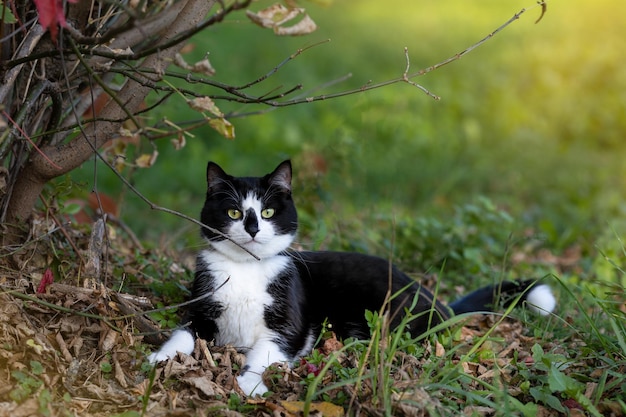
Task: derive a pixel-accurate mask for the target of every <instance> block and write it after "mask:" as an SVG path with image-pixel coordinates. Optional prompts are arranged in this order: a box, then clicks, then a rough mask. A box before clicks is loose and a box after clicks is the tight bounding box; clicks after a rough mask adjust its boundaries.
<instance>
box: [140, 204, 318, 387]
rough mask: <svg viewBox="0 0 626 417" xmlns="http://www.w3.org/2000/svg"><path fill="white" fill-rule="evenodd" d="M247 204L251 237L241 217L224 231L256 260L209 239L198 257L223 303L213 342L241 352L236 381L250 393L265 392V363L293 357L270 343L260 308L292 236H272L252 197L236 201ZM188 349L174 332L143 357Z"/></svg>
mask: <svg viewBox="0 0 626 417" xmlns="http://www.w3.org/2000/svg"><path fill="white" fill-rule="evenodd" d="M249 208H252V209H253V210H254V211H255V213H256V217H257V221H258V227H259V231H258V233H257V234H256V235H255V236H254V238H252V237H251V236H250V234H249V233H248V232H246V230H245V228H244V222H245V218H244V219H242V220H240V221H235V222H233V224H232V226H231V227H230V229H229V230H227V234H228V236H229V237H230V238H231V239H232V240H233V241H234V242H236V243H237V244H239V245H241V246H242V247H244V248H245V249H247V250H248V251H250V252H251V253H253V254H254V255H256V256H257V257H259V259H260V260H257V259H255V258H254V257H253V256H251V255H250V254H249V253H247V252H246V251H245V250H242V249H241V248H240V247H238V246H237V245H236V244H235V243H233V242H232V241H229V240H221V241H209V244H210V245H211V246H212V247H213V249H214V250H204V251H202V252H201V253H200V254H199V257H201V259H202V261H203V263H204V264H205V265H207V268H208V270H209V272H210V273H211V276H212V277H213V279H214V280H215V281H214V288H215V289H216V290H215V292H214V294H213V295H212V297H213V300H215V301H216V302H219V303H220V304H221V305H223V306H224V307H225V309H224V311H223V312H222V314H221V315H220V317H219V318H218V319H217V320H216V324H217V327H218V329H219V331H218V333H217V334H216V340H215V343H216V344H217V345H231V346H234V347H236V348H238V349H240V350H241V351H244V352H246V369H247V370H246V371H245V372H244V373H243V375H241V376H239V377H238V378H237V382H238V384H239V387H240V388H241V389H242V390H243V391H244V392H245V393H246V394H247V395H252V394H253V393H254V394H263V393H265V392H266V391H267V387H266V386H265V384H263V380H262V378H261V376H262V374H263V371H264V370H265V368H266V367H268V366H269V365H271V364H272V363H275V362H285V361H289V360H292V359H293V358H288V357H286V355H285V354H284V353H282V352H281V351H280V348H279V346H278V345H277V344H276V343H274V342H273V341H272V340H274V339H276V338H277V337H278V334H277V333H276V332H274V331H272V330H270V329H268V328H267V326H266V325H265V319H264V312H265V308H266V307H267V306H269V305H270V304H272V303H273V301H274V300H273V298H272V296H271V295H270V294H269V293H268V292H267V288H268V286H269V284H270V283H271V282H272V280H273V279H275V277H276V276H278V275H279V274H280V273H281V272H282V271H283V270H284V269H285V268H288V267H290V260H289V258H288V257H287V256H283V255H278V254H279V253H281V252H282V251H284V250H286V249H287V248H288V247H289V245H291V242H292V241H293V239H294V235H293V234H288V235H277V234H276V231H275V229H274V225H273V223H272V221H271V219H268V220H266V219H264V218H263V217H262V216H261V210H262V209H263V207H262V206H261V202H260V201H259V199H258V198H257V197H255V196H254V195H248V196H247V197H246V198H245V199H244V201H243V202H242V204H241V207H240V210H241V211H242V212H243V213H244V216H245V215H246V214H245V213H247V210H248V209H249ZM309 339H310V343H307V346H306V348H307V349H308V350H309V351H310V349H311V348H312V345H313V336H312V335H310V338H309ZM307 342H309V341H307ZM193 348H194V340H193V337H192V335H191V333H190V332H188V331H186V330H177V331H175V332H174V333H173V334H172V337H171V338H170V340H168V341H167V342H166V343H165V344H164V345H163V346H162V347H161V349H160V350H159V351H158V352H156V353H153V354H151V355H150V356H149V357H148V359H149V360H150V362H151V363H155V362H158V361H162V360H166V359H168V358H171V357H173V356H174V355H175V354H176V352H177V351H181V352H184V353H191V352H192V351H193Z"/></svg>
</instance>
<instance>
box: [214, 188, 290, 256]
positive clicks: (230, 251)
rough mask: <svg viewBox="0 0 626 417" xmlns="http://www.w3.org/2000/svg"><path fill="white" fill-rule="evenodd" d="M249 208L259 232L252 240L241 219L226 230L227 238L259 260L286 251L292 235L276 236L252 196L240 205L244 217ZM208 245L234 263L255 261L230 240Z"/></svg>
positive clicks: (258, 202) (260, 207)
mask: <svg viewBox="0 0 626 417" xmlns="http://www.w3.org/2000/svg"><path fill="white" fill-rule="evenodd" d="M249 208H252V209H253V210H254V212H255V213H256V217H257V221H258V226H259V232H258V233H257V234H256V236H254V238H252V237H251V236H250V234H249V233H248V232H246V230H245V226H244V222H245V219H242V220H240V221H235V222H233V224H232V225H231V227H230V228H229V229H228V230H227V235H228V237H230V238H231V239H232V240H233V241H234V242H236V243H237V244H239V245H240V246H243V247H244V248H246V249H247V250H248V251H250V252H251V253H253V254H254V255H256V256H257V257H259V258H261V259H265V258H269V257H272V256H274V255H276V254H278V253H280V252H282V251H284V250H286V249H287V248H288V247H289V245H291V242H293V239H294V237H295V236H294V235H293V234H286V235H277V234H276V231H275V230H274V224H273V223H272V221H271V219H264V218H263V217H262V216H261V210H263V207H262V206H261V201H260V200H259V199H258V198H257V197H256V196H254V195H248V196H247V197H246V198H245V199H244V200H243V201H242V203H241V211H242V212H243V213H244V215H245V213H246V212H247V210H248V209H249ZM209 243H210V244H211V246H213V247H214V248H215V249H216V250H217V251H219V252H220V253H222V254H223V255H225V256H227V257H228V258H230V259H231V260H233V261H235V262H249V261H256V259H255V258H254V257H253V256H252V255H250V253H248V252H246V251H245V250H243V249H241V248H240V247H238V246H237V245H236V244H235V243H233V242H232V241H230V240H221V241H211V242H209Z"/></svg>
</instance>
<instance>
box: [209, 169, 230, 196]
mask: <svg viewBox="0 0 626 417" xmlns="http://www.w3.org/2000/svg"><path fill="white" fill-rule="evenodd" d="M229 178H230V175H228V174H227V173H225V172H224V170H223V169H222V168H220V166H219V165H217V164H216V163H215V162H209V164H208V165H207V167H206V182H207V188H208V190H209V191H211V189H214V188H215V187H218V186H220V185H222V184H223V183H224V182H225V181H228V179H229Z"/></svg>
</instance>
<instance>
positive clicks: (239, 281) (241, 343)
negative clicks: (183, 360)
mask: <svg viewBox="0 0 626 417" xmlns="http://www.w3.org/2000/svg"><path fill="white" fill-rule="evenodd" d="M202 257H203V260H204V261H205V262H206V264H207V265H208V266H209V268H208V269H209V271H210V272H211V275H212V276H213V278H214V279H215V287H214V288H216V290H215V293H214V294H213V297H212V298H213V300H215V301H217V302H219V303H220V304H221V305H222V306H223V308H224V310H223V311H222V314H221V315H220V317H219V318H218V319H217V320H216V324H217V327H218V332H217V334H216V340H215V342H216V343H217V344H218V345H227V344H228V345H232V346H235V347H237V348H240V349H244V350H245V349H249V348H251V347H252V346H253V345H254V344H255V343H256V342H257V341H258V340H260V339H262V338H272V337H274V334H273V333H274V332H272V331H271V330H269V329H268V328H267V326H266V324H265V320H264V313H265V309H266V307H268V306H270V305H271V304H272V303H273V302H274V299H273V297H272V296H271V295H270V294H269V292H268V286H269V285H270V283H272V282H273V281H274V280H275V279H276V277H277V276H278V275H279V274H280V273H281V272H282V271H284V269H285V268H287V267H288V265H289V262H290V261H289V258H287V257H286V256H282V255H277V256H274V257H271V258H268V259H263V260H260V261H257V260H250V261H248V262H234V261H232V260H230V259H228V258H225V257H224V256H222V255H220V254H218V253H216V252H211V251H204V252H203V253H202Z"/></svg>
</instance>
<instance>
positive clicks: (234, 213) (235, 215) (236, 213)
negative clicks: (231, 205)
mask: <svg viewBox="0 0 626 417" xmlns="http://www.w3.org/2000/svg"><path fill="white" fill-rule="evenodd" d="M241 216H242V213H241V211H240V210H237V209H229V210H228V217H230V218H231V219H233V220H239V219H241Z"/></svg>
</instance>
